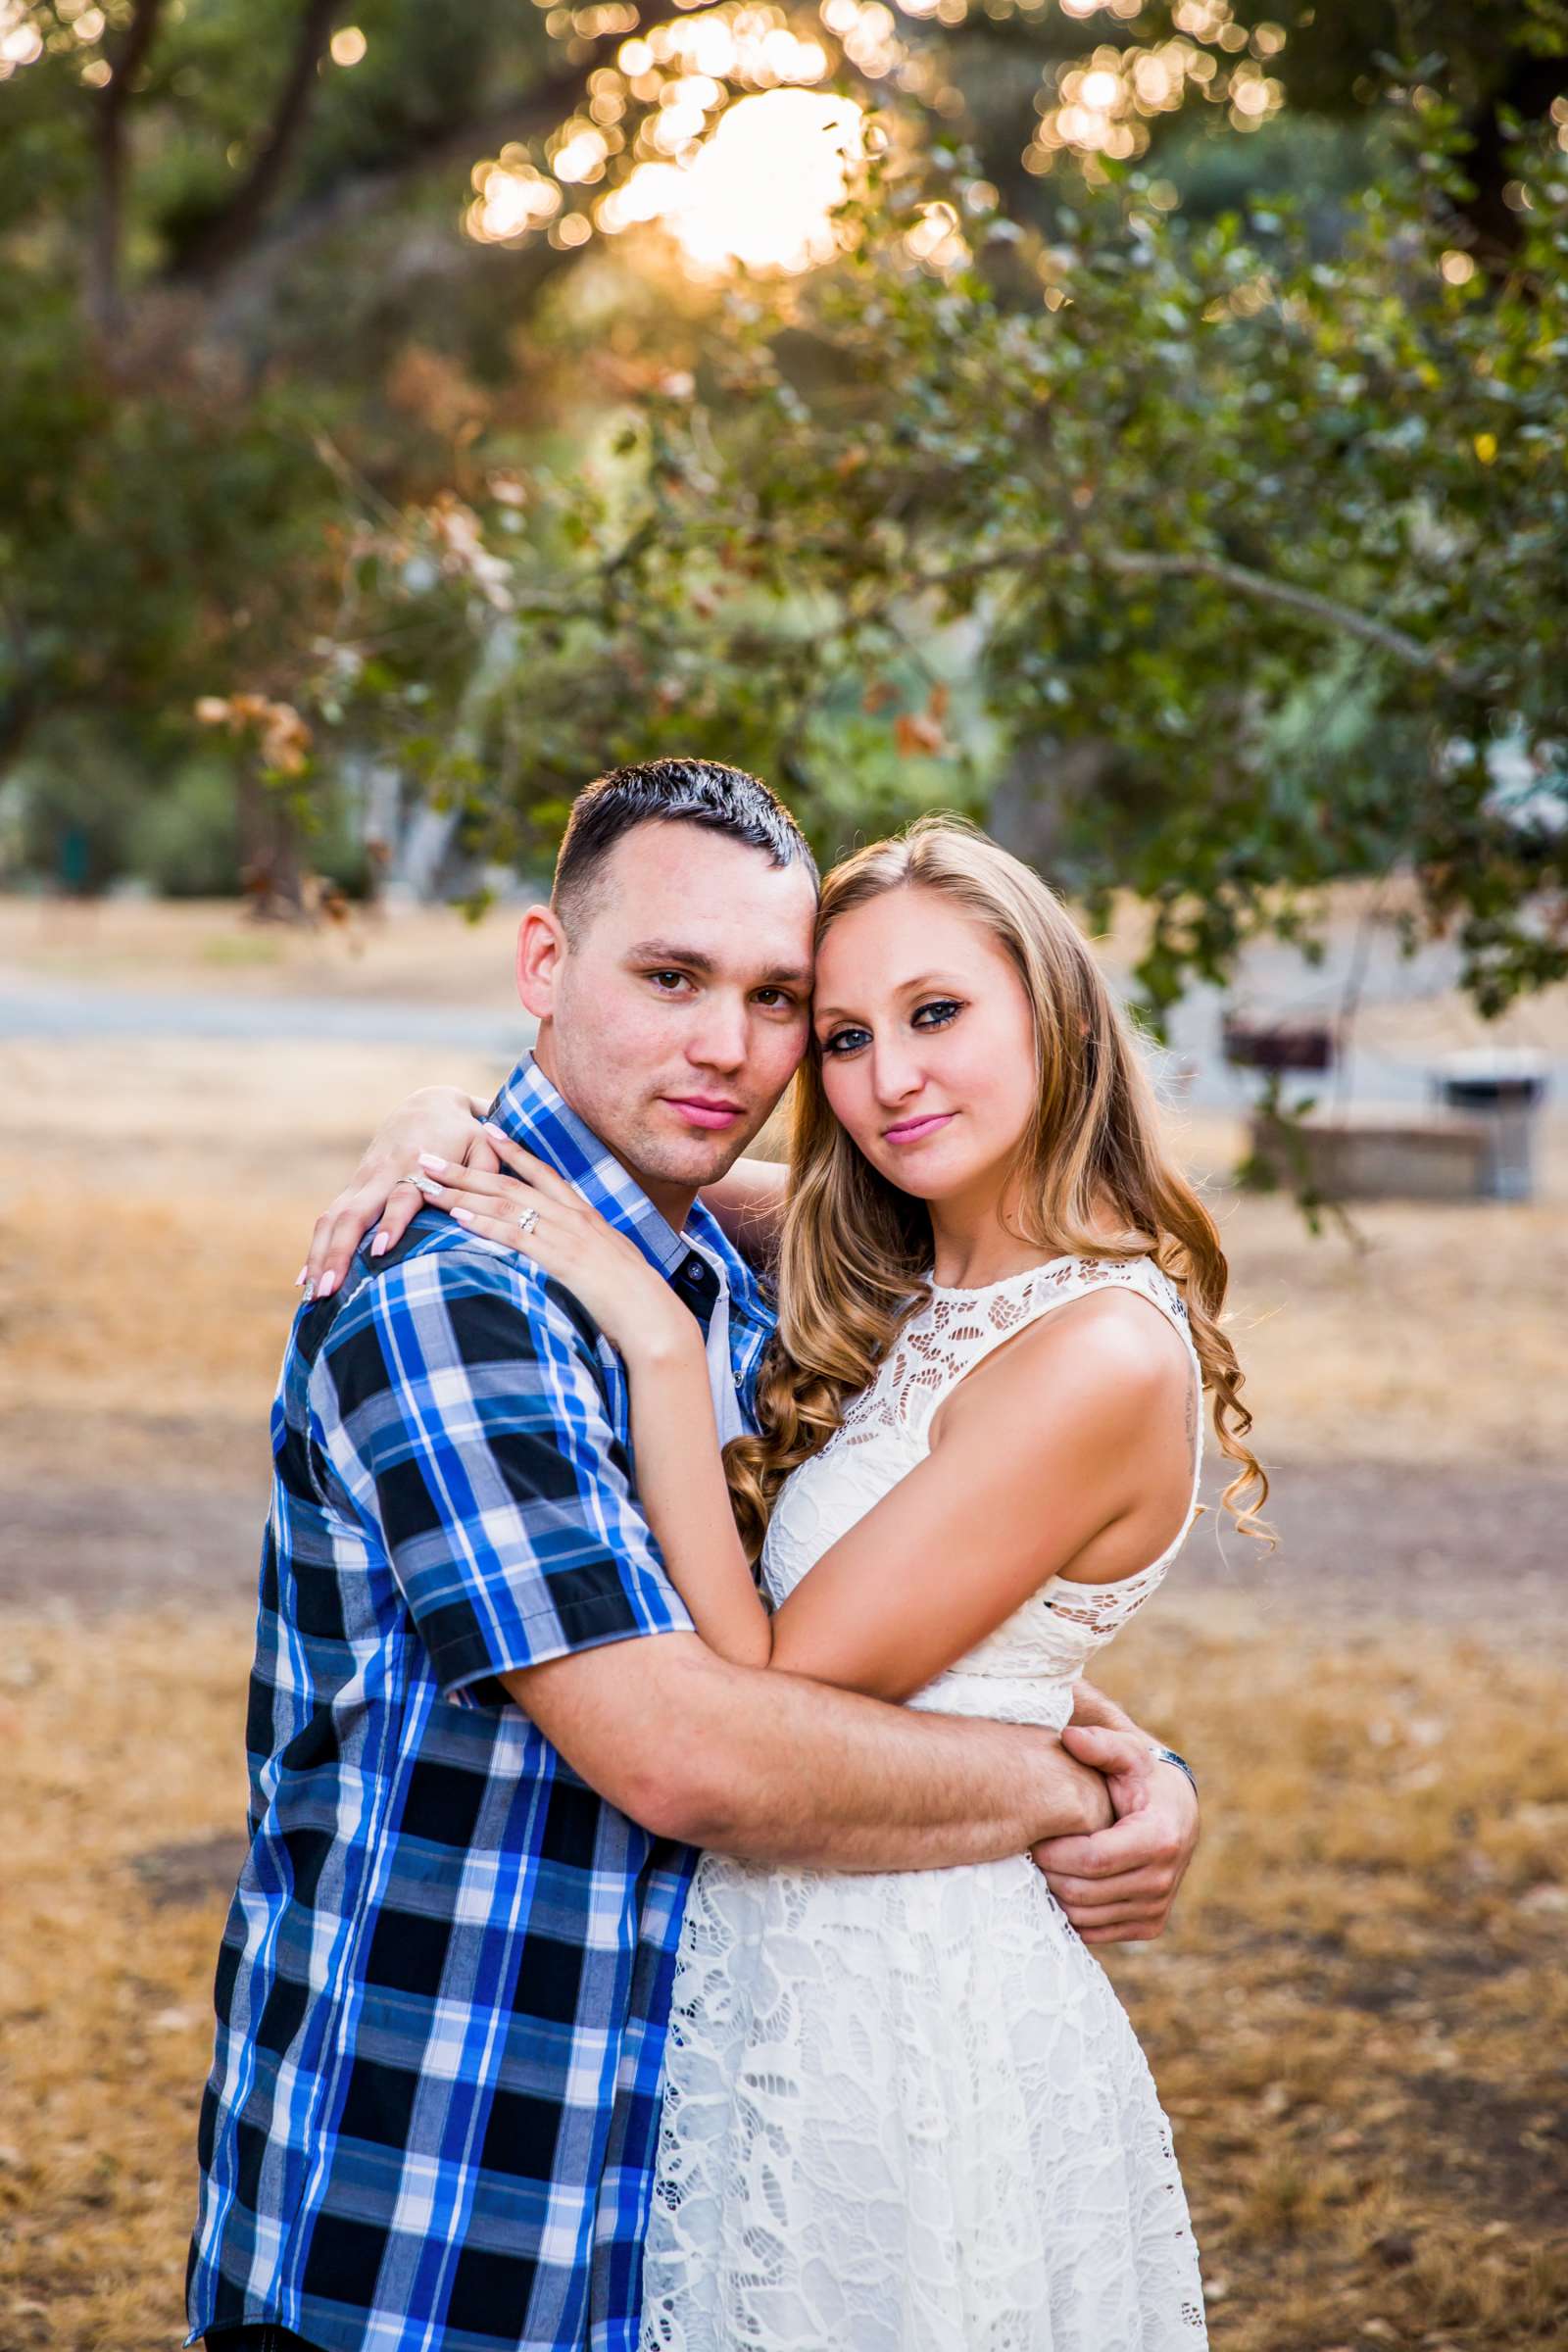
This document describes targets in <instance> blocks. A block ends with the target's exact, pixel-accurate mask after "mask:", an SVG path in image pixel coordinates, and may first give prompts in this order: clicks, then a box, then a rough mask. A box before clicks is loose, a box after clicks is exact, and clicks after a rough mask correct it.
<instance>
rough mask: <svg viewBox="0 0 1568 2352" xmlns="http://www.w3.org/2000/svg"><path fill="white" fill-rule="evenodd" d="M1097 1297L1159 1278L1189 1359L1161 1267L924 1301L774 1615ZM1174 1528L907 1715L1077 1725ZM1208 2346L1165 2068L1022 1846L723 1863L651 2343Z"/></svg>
mask: <svg viewBox="0 0 1568 2352" xmlns="http://www.w3.org/2000/svg"><path fill="white" fill-rule="evenodd" d="M1107 1285H1115V1286H1117V1287H1119V1288H1124V1289H1129V1290H1133V1291H1136V1292H1138V1293H1140V1294H1141V1295H1142V1296H1143V1297H1144V1298H1146V1299H1149V1300H1150V1302H1151V1303H1152V1305H1153V1306H1155V1307H1156V1308H1158V1309H1159V1310H1160V1311H1161V1312H1162V1313H1164V1314H1165V1315H1166V1316H1168V1317H1169V1319H1170V1320H1171V1321H1172V1322H1173V1323H1174V1324H1175V1325H1176V1328H1177V1329H1178V1331H1180V1332H1181V1334H1182V1336H1183V1338H1184V1339H1185V1340H1187V1344H1188V1347H1189V1349H1191V1345H1192V1343H1191V1339H1190V1337H1189V1335H1188V1330H1187V1315H1186V1309H1185V1306H1184V1304H1183V1302H1182V1299H1181V1296H1180V1293H1179V1292H1178V1290H1177V1289H1176V1287H1175V1286H1174V1285H1173V1284H1172V1283H1170V1282H1169V1281H1168V1280H1167V1279H1166V1278H1165V1276H1164V1275H1162V1274H1161V1273H1160V1272H1159V1271H1158V1270H1157V1269H1156V1268H1155V1267H1154V1266H1153V1265H1152V1262H1151V1261H1149V1260H1147V1259H1139V1260H1135V1261H1132V1262H1131V1263H1125V1264H1124V1263H1116V1262H1113V1261H1110V1260H1103V1259H1081V1258H1071V1259H1060V1260H1055V1261H1054V1262H1052V1263H1050V1264H1047V1265H1044V1266H1038V1267H1035V1268H1032V1269H1031V1270H1030V1271H1028V1272H1027V1273H1024V1274H1020V1275H1017V1276H1014V1277H1012V1278H1010V1279H1008V1280H1006V1281H1004V1282H1000V1283H994V1284H992V1285H990V1286H989V1287H988V1288H987V1289H985V1290H981V1291H951V1290H937V1291H934V1292H933V1294H932V1296H931V1298H930V1299H929V1301H928V1302H927V1303H926V1304H925V1305H924V1306H922V1308H921V1309H920V1311H919V1313H918V1314H917V1315H916V1316H915V1317H914V1319H913V1320H912V1321H911V1322H910V1323H909V1324H908V1325H907V1328H906V1330H905V1331H904V1333H903V1335H902V1336H901V1338H900V1340H899V1342H898V1343H897V1345H896V1347H895V1348H894V1349H893V1350H892V1352H891V1354H890V1356H889V1358H888V1360H887V1362H886V1363H885V1364H884V1366H883V1367H882V1370H881V1372H880V1374H879V1376H878V1378H877V1380H876V1381H875V1382H874V1383H873V1385H872V1387H871V1388H869V1389H868V1390H867V1391H866V1392H865V1394H864V1395H863V1396H862V1397H858V1398H857V1399H856V1401H855V1403H854V1405H853V1406H852V1407H851V1408H850V1411H849V1412H848V1414H847V1415H846V1418H845V1421H844V1425H843V1427H842V1428H841V1429H840V1430H839V1431H838V1432H837V1433H836V1435H835V1436H834V1438H833V1440H832V1441H831V1443H830V1444H829V1445H828V1446H826V1447H825V1448H824V1450H823V1451H822V1452H821V1453H820V1454H818V1455H817V1456H815V1457H814V1458H813V1459H812V1460H810V1461H809V1462H807V1463H805V1464H804V1465H803V1467H802V1468H801V1469H799V1470H798V1471H796V1473H795V1474H794V1476H793V1477H792V1478H791V1479H790V1481H789V1483H788V1485H787V1486H786V1488H785V1489H784V1492H783V1494H782V1495H781V1496H780V1498H779V1501H778V1505H777V1508H776V1509H775V1511H774V1515H773V1520H772V1525H771V1527H770V1529H769V1532H768V1538H767V1544H766V1547H765V1549H764V1552H763V1574H764V1578H765V1582H766V1585H767V1588H768V1591H769V1593H770V1596H771V1598H772V1600H773V1602H774V1604H775V1605H777V1603H778V1602H780V1601H781V1600H782V1599H783V1598H784V1596H785V1594H786V1593H789V1592H790V1591H791V1590H792V1589H793V1588H794V1587H795V1586H796V1585H797V1584H798V1583H799V1582H800V1580H801V1578H802V1577H803V1576H805V1575H806V1574H807V1573H808V1571H809V1569H810V1568H811V1566H812V1564H813V1562H815V1561H816V1560H817V1559H819V1558H820V1557H821V1556H822V1554H823V1553H824V1552H825V1551H826V1550H827V1549H828V1548H829V1546H830V1545H831V1544H834V1543H835V1542H836V1541H837V1540H838V1538H839V1537H840V1536H842V1535H843V1534H844V1533H845V1532H846V1530H847V1529H848V1528H850V1527H851V1526H853V1525H854V1523H855V1522H856V1521H857V1520H858V1518H860V1517H861V1515H862V1514H863V1513H864V1512H865V1511H867V1510H868V1509H869V1508H870V1507H871V1505H872V1504H873V1503H875V1502H876V1501H877V1500H878V1498H879V1497H880V1496H881V1495H885V1494H886V1493H887V1492H888V1491H889V1489H890V1488H892V1487H893V1486H894V1485H895V1484H896V1483H897V1481H898V1480H899V1479H901V1478H902V1477H904V1475H905V1473H906V1472H907V1471H908V1470H910V1469H912V1468H913V1466H914V1465H915V1463H916V1462H918V1461H919V1460H920V1458H921V1456H922V1455H923V1453H924V1452H925V1450H926V1445H927V1437H926V1433H927V1430H928V1428H929V1426H930V1421H931V1417H932V1414H933V1412H934V1411H935V1409H936V1406H937V1404H938V1402H939V1401H940V1399H941V1397H943V1396H944V1395H945V1394H946V1393H947V1391H948V1390H949V1389H950V1388H951V1387H952V1386H953V1385H954V1383H955V1382H956V1381H957V1380H959V1379H960V1378H961V1377H962V1376H963V1375H964V1374H965V1373H966V1372H969V1371H971V1370H972V1369H973V1368H974V1366H975V1365H976V1364H977V1363H979V1361H980V1360H981V1358H982V1357H984V1356H985V1355H987V1354H989V1353H990V1351H991V1349H992V1348H996V1347H998V1346H1000V1345H1001V1344H1002V1342H1003V1341H1005V1339H1007V1338H1009V1337H1010V1336H1011V1334H1012V1333H1014V1332H1016V1331H1017V1330H1019V1329H1020V1328H1021V1326H1022V1325H1023V1324H1025V1323H1027V1322H1029V1321H1031V1320H1032V1319H1033V1318H1034V1317H1036V1316H1038V1315H1040V1314H1043V1313H1045V1312H1047V1311H1048V1310H1049V1309H1050V1308H1052V1307H1054V1306H1057V1305H1060V1304H1062V1303H1064V1302H1065V1301H1066V1300H1068V1299H1077V1298H1081V1297H1082V1296H1084V1295H1085V1294H1086V1293H1087V1292H1089V1291H1092V1290H1096V1289H1100V1288H1102V1287H1104V1286H1107ZM1194 1363H1195V1370H1196V1357H1195V1359H1194ZM1195 1497H1196V1476H1195ZM1180 1541H1181V1539H1178V1542H1177V1543H1176V1544H1172V1546H1171V1548H1170V1550H1169V1551H1168V1552H1167V1553H1166V1554H1165V1555H1164V1556H1163V1557H1162V1558H1161V1559H1158V1560H1156V1561H1154V1562H1153V1563H1152V1565H1151V1566H1150V1567H1148V1568H1146V1569H1144V1570H1143V1571H1142V1572H1141V1573H1140V1574H1138V1575H1136V1576H1132V1577H1129V1578H1127V1579H1126V1580H1124V1581H1123V1582H1121V1583H1119V1584H1116V1585H1112V1586H1102V1587H1091V1586H1084V1585H1072V1584H1067V1583H1064V1582H1063V1581H1062V1580H1061V1579H1060V1578H1054V1579H1053V1580H1052V1582H1051V1583H1050V1584H1048V1585H1047V1586H1046V1587H1045V1588H1044V1590H1043V1591H1041V1592H1040V1593H1037V1594H1036V1595H1035V1596H1034V1598H1033V1599H1032V1600H1030V1601H1029V1602H1027V1603H1026V1604H1025V1606H1024V1607H1023V1608H1021V1609H1019V1610H1018V1611H1017V1612H1016V1613H1015V1615H1013V1616H1012V1617H1010V1618H1008V1620H1007V1621H1006V1623H1005V1625H1003V1626H1002V1627H1000V1628H999V1630H998V1631H997V1632H996V1633H994V1634H993V1635H991V1636H990V1637H989V1639H988V1640H986V1641H985V1642H981V1643H980V1645H979V1646H978V1647H977V1648H975V1649H973V1650H971V1651H970V1652H969V1654H968V1655H967V1656H966V1657H965V1658H963V1659H962V1660H961V1661H960V1663H959V1665H957V1666H956V1667H955V1668H953V1669H952V1670H951V1671H950V1672H948V1673H946V1674H943V1675H941V1676H939V1677H938V1679H937V1680H936V1681H935V1682H934V1683H932V1684H930V1685H929V1686H928V1687H927V1688H926V1689H925V1690H924V1691H920V1692H919V1693H918V1694H917V1695H916V1696H915V1697H914V1698H912V1699H911V1700H910V1701H909V1704H910V1705H911V1706H915V1707H923V1708H929V1709H933V1710H938V1711H941V1712H943V1713H948V1714H958V1715H985V1716H992V1717H997V1718H1002V1719H1004V1720H1006V1721H1008V1722H1017V1723H1039V1724H1048V1725H1051V1726H1052V1727H1054V1728H1057V1729H1059V1728H1060V1726H1061V1725H1063V1724H1064V1723H1065V1722H1066V1721H1067V1719H1068V1716H1069V1714H1070V1712H1071V1707H1072V1696H1071V1687H1072V1684H1073V1681H1074V1679H1075V1678H1076V1677H1077V1676H1079V1675H1080V1674H1082V1672H1083V1671H1084V1669H1085V1667H1086V1665H1087V1663H1088V1661H1089V1659H1090V1657H1091V1655H1092V1653H1093V1652H1094V1651H1095V1650H1096V1649H1098V1648H1099V1647H1100V1646H1101V1645H1102V1644H1103V1642H1107V1641H1109V1639H1110V1638H1111V1636H1112V1635H1113V1634H1114V1633H1115V1632H1116V1630H1117V1629H1118V1628H1119V1627H1120V1626H1122V1625H1124V1624H1125V1623H1126V1621H1127V1620H1128V1618H1129V1617H1131V1616H1132V1614H1133V1612H1134V1610H1135V1609H1137V1608H1138V1607H1139V1605H1140V1604H1141V1603H1142V1602H1143V1601H1145V1600H1147V1599H1148V1597H1149V1595H1150V1593H1152V1591H1153V1590H1154V1588H1155V1586H1156V1585H1157V1584H1158V1583H1159V1581H1160V1579H1161V1577H1162V1576H1163V1575H1164V1573H1165V1570H1166V1568H1167V1567H1168V1566H1169V1564H1170V1561H1171V1559H1172V1558H1173V1557H1174V1556H1175V1553H1176V1551H1177V1549H1179V1547H1180ZM1206 2340H1207V2339H1206V2336H1205V2332H1204V2327H1203V2303H1202V2290H1201V2285H1200V2283H1199V2273H1198V2255H1197V2249H1196V2247H1195V2245H1194V2242H1193V2235H1192V2230H1191V2228H1190V2226H1189V2222H1188V2216H1187V2203H1186V2199H1185V2197H1184V2195H1183V2193H1182V2184H1181V2177H1180V2175H1179V2173H1178V2171H1177V2168H1176V2159H1175V2155H1174V2153H1173V2150H1172V2146H1171V2135H1170V2128H1169V2126H1168V2124H1167V2123H1166V2120H1165V2117H1164V2116H1163V2114H1162V2113H1161V2111H1160V2107H1159V2102H1158V2098H1157V2095H1156V2092H1155V2089H1154V2083H1153V2080H1152V2076H1151V2074H1150V2071H1149V2067H1148V2064H1147V2062H1146V2060H1145V2058H1144V2054H1143V2052H1142V2050H1141V2049H1140V2048H1139V2046H1138V2042H1137V2039H1136V2037H1135V2036H1134V2034H1133V2031H1132V2028H1131V2026H1130V2025H1129V2023H1128V2020H1127V2017H1126V2014H1125V2012H1124V2011H1123V2009H1122V2007H1121V2005H1120V2003H1119V2002H1118V2000H1117V1999H1116V1996H1115V1994H1114V1993H1113V1992H1112V1990H1111V1988H1110V1985H1109V1982H1108V1980H1107V1979H1106V1977H1105V1975H1104V1973H1103V1970H1102V1968H1101V1966H1100V1963H1099V1961H1098V1960H1097V1959H1096V1958H1095V1956H1094V1954H1093V1952H1092V1951H1091V1950H1090V1949H1089V1947H1088V1946H1087V1945H1086V1944H1084V1943H1083V1942H1081V1941H1080V1939H1079V1937H1078V1936H1077V1935H1076V1934H1075V1933H1074V1931H1073V1929H1072V1928H1071V1927H1070V1926H1069V1925H1068V1923H1067V1920H1066V1918H1065V1916H1064V1914H1063V1913H1062V1911H1061V1909H1060V1907H1059V1906H1058V1904H1057V1903H1056V1901H1055V1899H1054V1896H1053V1895H1052V1893H1051V1891H1050V1889H1049V1887H1047V1886H1046V1883H1045V1881H1044V1879H1042V1878H1041V1876H1040V1874H1039V1872H1038V1871H1037V1870H1036V1869H1035V1868H1034V1866H1033V1864H1032V1863H1031V1862H1030V1861H1029V1860H1028V1858H1027V1857H1026V1856H1024V1855H1019V1856H1017V1857H1016V1858H1012V1859H1009V1860H1006V1861H1003V1862H993V1863H986V1864H983V1865H978V1866H970V1867H964V1868H961V1869H956V1870H940V1871H920V1872H910V1873H903V1874H899V1875H885V1876H871V1875H863V1874H850V1873H842V1874H841V1873H836V1872H830V1871H820V1870H777V1869H764V1868H757V1867H753V1866H751V1865H748V1864H744V1863H740V1862H736V1861H732V1860H730V1859H728V1858H727V1857H725V1856H722V1855H718V1854H707V1855H705V1856H704V1857H703V1860H702V1862H701V1864H700V1866H699V1868H698V1872H697V1877H696V1882H695V1885H694V1887H693V1889H692V1895H691V1900H690V1904H689V1906H688V1909H687V1913H686V1922H685V1928H684V1932H683V1935H682V1938H681V1944H680V1952H679V1958H678V1961H677V1964H676V1980H675V1991H674V2005H673V2014H672V2020H671V2033H670V2040H669V2049H668V2059H667V2075H666V2087H665V2093H664V2107H663V2119H662V2128H661V2135H660V2149H659V2166H658V2177H657V2181H656V2185H655V2190H654V2197H653V2209H652V2215H651V2219H650V2223H649V2230H648V2239H647V2250H646V2260H645V2271H644V2320H643V2335H642V2352H740V2348H741V2347H761V2348H763V2352H1199V2348H1200V2347H1201V2346H1202V2345H1204V2344H1205V2343H1206Z"/></svg>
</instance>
